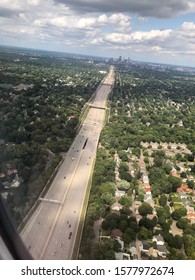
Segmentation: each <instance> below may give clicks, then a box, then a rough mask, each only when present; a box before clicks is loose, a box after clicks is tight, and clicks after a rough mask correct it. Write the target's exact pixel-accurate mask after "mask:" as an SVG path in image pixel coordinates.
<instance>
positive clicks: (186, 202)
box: [181, 197, 190, 206]
mask: <svg viewBox="0 0 195 280" xmlns="http://www.w3.org/2000/svg"><path fill="white" fill-rule="evenodd" d="M181 201H182V203H183V205H184V206H187V205H189V204H190V202H189V200H188V199H187V198H186V197H184V198H182V199H181Z"/></svg>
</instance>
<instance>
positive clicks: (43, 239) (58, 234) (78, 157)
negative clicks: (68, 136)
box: [20, 66, 114, 260]
mask: <svg viewBox="0 0 195 280" xmlns="http://www.w3.org/2000/svg"><path fill="white" fill-rule="evenodd" d="M113 83H114V69H113V67H112V66H111V67H110V71H109V73H108V75H107V76H106V78H105V79H104V80H103V81H102V83H101V85H100V86H99V87H98V89H97V91H96V96H95V99H94V101H93V103H91V104H90V107H91V108H90V110H89V113H88V115H87V117H86V119H85V121H84V123H83V125H82V126H81V128H80V130H79V132H78V134H77V136H76V138H75V140H74V141H73V143H72V145H71V147H70V149H69V151H68V153H67V155H66V158H65V160H64V162H63V164H62V165H61V166H60V168H59V170H58V173H57V175H56V177H55V179H54V180H53V182H52V184H51V186H50V188H49V190H48V192H47V193H46V195H45V196H44V197H41V198H40V204H39V206H38V207H37V208H36V210H35V212H34V213H33V214H32V216H31V218H30V219H29V221H28V222H27V223H26V225H25V227H24V229H23V230H22V231H21V233H20V235H21V237H22V239H23V241H24V243H25V244H26V246H27V248H28V250H29V252H30V253H31V255H32V256H33V258H34V259H45V260H47V259H48V260H52V259H54V260H60V259H64V260H70V259H72V258H73V256H72V255H73V250H74V246H75V240H76V237H77V233H78V227H79V223H80V218H81V212H82V209H83V203H84V199H85V194H86V190H87V185H88V181H89V177H90V173H91V169H92V164H93V161H94V159H95V156H96V150H97V145H98V141H99V136H100V132H101V129H102V124H103V121H104V118H105V112H106V110H105V109H106V101H107V98H108V95H109V93H110V91H111V89H112V86H113ZM81 222H83V221H81Z"/></svg>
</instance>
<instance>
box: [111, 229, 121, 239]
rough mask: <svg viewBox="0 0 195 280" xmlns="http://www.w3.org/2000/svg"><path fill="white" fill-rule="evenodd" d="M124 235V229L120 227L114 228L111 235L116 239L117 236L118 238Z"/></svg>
mask: <svg viewBox="0 0 195 280" xmlns="http://www.w3.org/2000/svg"><path fill="white" fill-rule="evenodd" d="M122 235H123V233H122V231H121V230H120V229H118V228H116V229H113V230H112V231H111V237H112V238H114V239H116V238H118V237H120V238H121V237H122Z"/></svg>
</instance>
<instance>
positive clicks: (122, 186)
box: [117, 180, 130, 191]
mask: <svg viewBox="0 0 195 280" xmlns="http://www.w3.org/2000/svg"><path fill="white" fill-rule="evenodd" d="M117 187H118V189H119V190H123V191H127V190H128V189H129V188H130V184H129V182H127V181H126V180H121V181H120V182H118V183H117Z"/></svg>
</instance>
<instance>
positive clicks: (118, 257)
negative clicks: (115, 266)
mask: <svg viewBox="0 0 195 280" xmlns="http://www.w3.org/2000/svg"><path fill="white" fill-rule="evenodd" d="M114 255H115V259H116V260H118V261H122V260H123V253H122V252H119V253H116V252H115V253H114Z"/></svg>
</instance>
